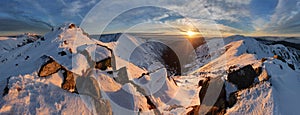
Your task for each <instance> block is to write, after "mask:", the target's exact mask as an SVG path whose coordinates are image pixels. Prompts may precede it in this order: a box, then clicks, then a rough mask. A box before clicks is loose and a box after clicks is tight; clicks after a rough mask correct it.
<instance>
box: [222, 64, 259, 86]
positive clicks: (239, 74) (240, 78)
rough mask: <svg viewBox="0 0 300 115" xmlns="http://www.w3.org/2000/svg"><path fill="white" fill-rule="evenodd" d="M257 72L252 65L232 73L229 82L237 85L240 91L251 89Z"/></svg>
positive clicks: (229, 75)
mask: <svg viewBox="0 0 300 115" xmlns="http://www.w3.org/2000/svg"><path fill="white" fill-rule="evenodd" d="M255 77H256V72H255V70H254V69H253V67H252V66H251V65H247V66H245V67H243V68H241V69H238V70H236V71H233V72H230V73H229V74H228V77H227V78H228V81H229V82H231V83H233V84H235V85H236V86H237V87H238V89H239V90H241V89H245V88H248V87H250V86H251V85H252V84H253V83H254V79H255Z"/></svg>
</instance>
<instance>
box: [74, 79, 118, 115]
mask: <svg viewBox="0 0 300 115" xmlns="http://www.w3.org/2000/svg"><path fill="white" fill-rule="evenodd" d="M76 88H77V91H78V93H79V94H80V95H86V96H89V97H91V98H92V101H91V102H92V103H93V104H94V107H95V108H94V109H95V110H96V112H97V113H96V114H99V115H100V114H101V115H112V109H111V105H110V102H109V101H108V100H105V99H102V96H101V91H100V87H99V84H98V82H97V80H96V79H95V78H93V77H89V76H88V75H87V76H82V77H78V78H77V79H76Z"/></svg>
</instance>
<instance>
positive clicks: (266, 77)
mask: <svg viewBox="0 0 300 115" xmlns="http://www.w3.org/2000/svg"><path fill="white" fill-rule="evenodd" d="M269 79H270V76H269V75H268V73H267V70H265V69H264V70H263V71H262V72H261V74H260V75H259V76H258V80H259V81H260V82H263V81H268V80H269Z"/></svg>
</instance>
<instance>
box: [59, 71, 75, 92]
mask: <svg viewBox="0 0 300 115" xmlns="http://www.w3.org/2000/svg"><path fill="white" fill-rule="evenodd" d="M63 75H64V82H63V83H62V86H61V87H62V88H63V89H64V90H75V79H74V74H73V73H72V72H71V71H68V70H65V72H64V73H63Z"/></svg>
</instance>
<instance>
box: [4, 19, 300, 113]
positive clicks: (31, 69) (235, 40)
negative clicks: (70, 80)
mask: <svg viewBox="0 0 300 115" xmlns="http://www.w3.org/2000/svg"><path fill="white" fill-rule="evenodd" d="M116 36H118V37H119V38H118V39H117V38H116ZM109 37H110V36H105V37H104V38H105V40H104V41H105V43H104V42H101V41H98V40H96V39H92V38H89V37H88V36H86V35H85V34H84V32H83V30H82V29H80V28H68V24H66V25H63V26H61V27H59V28H56V29H54V30H53V31H51V32H49V33H47V34H46V35H45V36H44V40H41V39H38V40H35V41H34V42H32V43H28V44H24V45H23V46H21V47H18V48H17V47H16V46H17V45H18V44H19V43H23V42H22V40H23V39H28V38H11V37H0V46H1V47H0V49H3V48H5V50H0V54H1V56H0V61H2V60H4V61H3V62H0V75H1V77H0V82H1V84H0V89H4V88H5V87H6V85H7V86H8V88H9V91H8V94H6V95H5V96H2V97H1V99H0V112H1V114H11V113H13V114H94V112H95V108H94V107H95V106H94V105H93V104H92V101H93V100H92V98H91V97H89V96H87V95H84V94H76V93H71V92H69V91H66V90H63V89H62V88H61V84H62V83H63V79H64V78H63V74H62V70H60V71H58V72H57V73H55V74H53V75H51V76H48V77H44V78H41V77H39V76H38V75H37V72H38V70H39V69H40V67H41V66H42V65H43V64H44V63H45V62H46V61H47V59H48V57H51V58H52V59H54V60H55V61H57V62H58V63H59V64H61V65H62V66H64V67H65V68H66V69H67V70H69V71H71V72H73V73H76V74H77V75H79V77H82V76H85V75H87V73H86V72H89V71H87V70H90V68H91V64H90V62H89V61H90V60H92V61H94V62H98V61H101V60H103V59H106V58H109V57H114V59H115V60H114V61H116V63H117V64H116V65H115V68H113V69H112V68H109V69H108V70H97V69H91V70H90V72H91V73H89V77H92V78H94V79H95V80H96V81H97V83H98V85H99V87H100V90H101V98H102V99H105V100H108V101H109V102H110V105H111V109H112V111H113V113H114V114H154V113H155V112H154V110H150V109H149V105H148V103H147V99H146V97H145V96H149V98H150V100H151V101H152V102H153V103H154V104H155V105H156V106H157V109H158V111H160V112H161V113H163V114H185V113H187V112H188V111H190V110H191V109H187V108H189V107H191V106H194V105H199V104H200V101H199V96H198V94H199V91H200V90H201V87H199V86H198V82H199V80H202V79H204V77H212V78H216V77H222V80H223V81H225V82H224V83H225V90H226V91H227V94H226V95H227V100H228V98H229V94H230V93H232V92H237V95H238V101H237V103H236V104H235V105H234V106H233V107H232V108H227V113H226V114H297V113H298V112H297V107H298V104H299V103H300V101H299V99H298V97H299V96H300V92H299V87H300V76H299V75H300V70H299V67H300V63H299V59H298V57H299V54H298V52H299V51H298V50H296V49H293V48H288V47H285V46H283V45H278V44H277V45H265V44H262V43H260V42H259V41H256V40H255V39H252V38H249V37H243V36H232V37H228V38H224V39H210V40H207V41H206V42H207V44H206V45H202V46H199V47H198V48H196V51H195V55H196V60H195V61H193V62H191V63H186V65H184V66H185V67H186V68H188V71H184V72H185V73H184V75H181V76H167V75H168V74H167V73H168V72H167V69H166V67H164V65H163V64H162V63H161V59H160V56H161V55H164V54H162V51H163V50H165V48H166V47H167V46H165V45H162V44H156V43H154V42H152V43H146V42H147V40H146V39H143V38H139V37H134V36H132V35H128V34H122V35H120V34H118V35H111V37H112V38H111V40H110V39H109ZM104 38H101V39H102V40H103V39H104ZM99 39H100V38H99ZM181 42H182V41H180V40H177V41H176V43H178V45H173V46H172V47H173V49H176V48H175V47H176V46H177V49H176V51H177V52H180V51H183V50H187V49H188V48H187V49H184V48H181V47H183V46H185V45H186V44H185V43H183V44H181V45H180V43H181ZM144 43H145V44H144ZM140 45H142V47H138V46H140ZM103 46H106V47H108V48H109V49H112V51H113V52H111V51H110V50H109V49H107V48H106V47H103ZM137 47H138V48H137ZM180 48H181V49H180ZM60 52H65V55H61V54H60ZM149 52H152V53H149ZM111 53H113V54H111ZM190 55H193V54H190ZM274 55H279V56H280V57H282V58H283V59H284V60H285V62H283V61H281V60H279V59H274V58H273V56H274ZM180 58H182V57H180ZM262 58H266V59H267V60H266V61H265V62H262V61H261V59H262ZM249 64H250V65H252V66H253V67H254V68H257V67H262V68H263V69H264V70H265V71H266V72H267V74H268V75H269V76H271V78H270V80H268V81H261V82H259V83H257V84H256V85H254V86H252V87H250V88H247V89H244V90H239V91H238V89H237V88H236V86H235V85H234V84H231V83H229V82H227V81H226V75H224V74H226V71H227V70H228V69H229V67H231V66H236V68H240V67H243V66H245V65H249ZM289 64H292V65H294V66H295V70H294V69H292V68H291V67H290V66H289ZM122 67H126V72H127V75H128V78H129V81H128V83H118V81H117V80H115V79H116V77H120V76H118V75H117V74H118V72H120V71H117V70H118V69H120V68H122ZM111 71H113V72H114V73H113V74H110V73H109V72H111ZM7 78H8V84H7V83H6V82H7ZM220 86H221V85H220ZM139 88H142V89H143V90H145V92H146V93H145V94H146V95H144V93H143V92H141V91H140V89H139ZM0 93H1V94H3V91H2V90H1V92H0ZM140 110H142V111H140Z"/></svg>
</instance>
